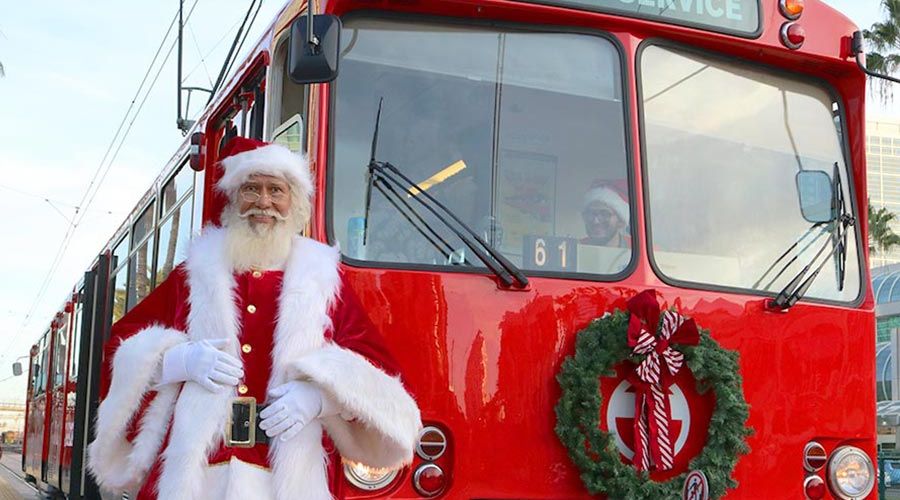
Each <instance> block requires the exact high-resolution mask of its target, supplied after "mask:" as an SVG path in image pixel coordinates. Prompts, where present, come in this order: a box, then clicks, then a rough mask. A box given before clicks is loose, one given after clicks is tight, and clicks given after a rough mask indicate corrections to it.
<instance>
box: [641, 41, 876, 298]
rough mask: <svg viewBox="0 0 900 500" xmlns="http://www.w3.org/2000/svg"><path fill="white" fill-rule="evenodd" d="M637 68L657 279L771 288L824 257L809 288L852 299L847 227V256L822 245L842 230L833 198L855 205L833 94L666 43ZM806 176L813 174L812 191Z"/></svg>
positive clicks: (856, 270)
mask: <svg viewBox="0 0 900 500" xmlns="http://www.w3.org/2000/svg"><path fill="white" fill-rule="evenodd" d="M640 68H641V73H640V75H641V82H640V85H641V93H642V95H641V99H642V103H641V104H642V106H641V107H642V113H643V119H642V120H641V123H642V125H643V127H644V131H643V132H644V134H643V135H644V137H645V141H646V144H645V145H644V147H645V151H646V156H645V161H644V164H645V168H646V173H647V176H646V181H645V182H646V189H647V193H648V195H649V197H648V201H647V207H648V219H649V243H650V245H649V246H650V256H651V258H652V262H653V263H654V265H655V268H656V269H657V272H658V273H659V274H660V275H661V277H663V278H664V279H667V280H669V281H670V282H674V284H676V285H683V286H698V287H700V288H704V287H714V288H720V289H721V288H725V289H734V290H735V291H745V290H749V291H752V292H756V293H759V294H776V293H778V292H779V291H780V290H782V289H783V288H784V287H785V286H786V285H787V284H788V283H790V282H791V281H792V280H793V279H794V278H795V276H797V275H798V274H799V273H800V272H801V270H802V269H803V268H804V266H806V265H807V264H812V265H811V268H812V269H815V268H816V267H817V266H818V265H819V264H824V267H822V271H821V273H819V275H818V276H817V279H815V280H814V281H813V282H812V287H811V288H810V289H809V290H808V292H807V293H806V296H808V297H811V298H819V299H826V300H838V301H845V302H846V301H853V300H855V299H856V298H857V296H858V295H859V292H860V265H859V251H858V245H857V233H856V232H855V231H854V229H853V228H850V230H849V231H846V233H845V234H846V235H847V239H846V247H845V248H846V254H845V255H846V258H841V255H840V252H835V253H834V254H833V255H831V254H830V253H829V252H830V251H831V250H832V248H835V249H837V248H840V247H839V246H838V245H836V243H839V242H841V240H842V237H836V233H835V231H834V230H835V229H836V227H837V225H839V224H840V222H837V221H839V220H840V218H841V215H842V214H841V213H839V212H840V208H839V207H838V206H836V205H841V203H835V201H834V200H840V199H841V198H843V200H846V202H845V203H844V204H843V205H844V206H845V209H846V211H847V212H849V213H853V211H854V207H853V205H854V203H853V200H854V197H853V196H852V194H851V190H850V189H851V185H852V183H853V177H852V176H850V175H849V172H848V170H847V165H846V164H845V160H844V158H845V156H844V149H843V142H842V138H841V134H840V116H841V115H840V109H839V107H838V105H837V104H836V103H835V101H834V98H833V97H832V96H831V95H830V94H829V92H828V91H827V90H826V89H824V88H822V87H820V86H818V85H817V84H814V83H812V82H809V81H805V80H803V79H801V78H795V77H791V76H785V75H781V74H777V73H775V72H773V71H767V70H766V69H765V68H762V67H755V66H749V65H745V64H739V63H735V62H732V61H725V60H722V59H718V58H713V57H709V56H705V55H699V54H696V53H693V52H688V51H685V50H681V49H672V48H667V47H662V46H649V47H647V48H646V49H645V50H644V51H643V53H642V54H641V60H640ZM810 177H813V178H818V179H819V182H818V184H817V185H816V186H811V187H813V188H815V189H813V190H810V189H808V188H809V187H810V186H809V185H808V184H807V183H805V180H806V179H809V178H810ZM804 197H805V198H804ZM809 199H814V200H824V201H823V202H822V203H820V205H819V206H820V207H822V210H824V212H823V217H819V218H811V217H810V216H809V213H808V210H809V208H810V207H809V206H808V205H807V202H806V201H804V200H809ZM829 214H830V215H829ZM829 218H830V219H829ZM857 226H858V225H857ZM820 249H823V252H822V253H818V252H819V251H820ZM829 261H833V262H829ZM843 263H845V264H846V268H845V272H841V270H842V269H843V268H842V267H841V266H842V265H843ZM841 275H843V277H844V281H843V287H841V283H840V277H841Z"/></svg>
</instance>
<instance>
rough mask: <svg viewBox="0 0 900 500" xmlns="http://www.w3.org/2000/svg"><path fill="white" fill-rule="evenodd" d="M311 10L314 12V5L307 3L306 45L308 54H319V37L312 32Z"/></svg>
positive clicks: (312, 16)
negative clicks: (308, 50) (308, 49)
mask: <svg viewBox="0 0 900 500" xmlns="http://www.w3.org/2000/svg"><path fill="white" fill-rule="evenodd" d="M313 10H315V5H314V4H313V2H312V1H310V2H308V3H307V5H306V44H307V45H308V46H309V48H310V52H312V53H313V54H318V53H319V37H317V36H316V33H315V31H314V30H313V18H314V17H315V16H314V15H313Z"/></svg>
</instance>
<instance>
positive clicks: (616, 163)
mask: <svg viewBox="0 0 900 500" xmlns="http://www.w3.org/2000/svg"><path fill="white" fill-rule="evenodd" d="M345 26H346V31H345V32H346V33H347V36H342V37H341V41H342V43H344V47H343V48H342V60H341V72H340V75H339V76H338V78H337V80H336V83H335V84H334V86H333V87H332V88H333V89H334V90H333V92H334V95H335V99H336V101H335V104H334V109H335V111H334V114H333V117H334V118H333V119H334V126H333V129H334V139H333V140H334V145H333V147H332V149H333V155H332V161H333V168H331V169H329V175H330V176H331V177H332V178H331V180H330V183H329V185H330V189H331V192H330V194H331V196H330V200H331V206H330V213H329V219H330V222H331V228H330V231H331V235H332V239H333V240H336V241H337V242H339V243H340V247H341V249H342V251H343V253H344V255H345V256H346V257H348V258H351V259H354V260H360V261H368V262H373V263H378V264H380V265H382V266H392V267H394V266H399V267H403V266H404V265H411V266H414V267H422V266H429V267H432V266H434V267H440V268H443V269H449V268H451V267H453V266H457V267H459V268H462V267H468V268H470V269H471V268H472V267H475V268H477V267H483V263H482V262H481V261H480V260H479V259H477V258H475V257H474V256H473V255H472V253H471V251H470V250H469V249H468V248H467V247H466V245H465V244H463V243H462V241H461V240H460V239H459V238H458V237H457V236H456V235H455V234H454V233H453V232H452V230H451V229H450V228H448V227H447V225H445V224H443V223H441V222H440V221H439V220H438V218H437V217H435V216H434V215H433V214H432V213H431V212H430V211H428V210H427V209H425V208H423V207H422V206H421V205H420V204H419V203H418V202H417V197H419V196H423V195H421V194H420V193H421V191H425V192H427V193H428V194H429V195H430V196H432V197H434V198H436V199H437V200H438V201H440V202H441V203H443V204H444V205H446V206H447V207H449V208H450V210H452V211H453V212H454V213H455V214H456V215H457V216H458V217H459V218H460V219H461V220H463V221H464V222H465V223H466V224H467V225H469V226H470V227H472V228H473V229H475V230H476V231H477V232H478V233H479V234H480V235H481V236H482V237H483V238H484V239H485V240H486V241H487V242H488V243H490V244H491V245H492V246H493V247H495V248H497V249H498V250H500V251H501V252H502V253H503V254H504V255H506V256H507V257H508V258H509V259H510V260H511V261H512V262H513V263H514V264H516V265H517V266H519V267H520V268H522V269H524V270H526V271H529V272H532V273H535V272H548V273H553V274H557V273H558V274H568V275H574V273H579V277H583V276H584V275H599V276H601V277H604V276H605V277H606V279H611V278H612V277H614V276H617V275H620V273H622V272H623V271H625V269H626V268H627V267H628V265H629V263H630V262H631V260H632V253H633V252H632V245H631V241H632V228H631V226H632V224H631V205H632V204H631V200H630V197H629V191H630V189H629V182H628V174H627V172H628V169H627V163H628V157H627V153H626V151H627V148H626V139H625V106H624V100H623V92H622V85H623V84H622V62H621V55H620V53H619V51H618V50H617V49H616V47H615V45H614V44H613V43H612V42H610V41H609V40H608V39H606V38H604V37H602V36H597V35H584V34H572V33H532V32H519V31H505V30H502V29H492V28H487V27H483V28H482V27H471V28H469V27H458V26H444V25H434V24H426V23H416V22H411V21H410V22H399V21H383V20H350V21H347V23H346V25H345ZM379 104H381V106H382V111H381V119H380V123H379V129H378V141H377V150H376V153H375V156H376V159H377V160H378V161H381V162H390V163H391V164H392V165H394V166H395V167H396V168H397V169H399V170H400V171H402V172H403V174H404V175H405V176H407V177H408V178H409V179H411V180H412V182H414V183H416V184H417V186H418V187H417V189H414V190H412V193H409V192H406V191H404V190H403V189H401V188H398V186H396V185H394V186H389V185H387V184H386V183H384V182H381V181H379V182H377V183H375V184H374V185H373V187H372V189H371V190H369V189H368V183H367V181H366V179H367V177H366V172H367V165H368V164H369V158H370V155H371V151H372V143H373V132H374V129H375V117H376V114H377V112H378V107H379ZM367 192H370V193H371V196H370V197H367ZM367 198H368V199H370V200H371V201H370V203H368V205H367V203H366V200H367Z"/></svg>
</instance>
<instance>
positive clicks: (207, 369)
mask: <svg viewBox="0 0 900 500" xmlns="http://www.w3.org/2000/svg"><path fill="white" fill-rule="evenodd" d="M227 346H228V340H225V339H216V340H200V341H190V342H185V343H183V344H179V345H177V346H175V347H172V348H171V349H169V350H168V351H166V354H165V355H164V356H163V366H162V376H161V377H160V384H170V383H173V382H188V381H190V382H196V383H197V384H199V385H200V386H201V387H203V388H204V389H206V390H208V391H210V392H218V391H221V390H223V389H227V388H229V387H234V386H236V385H238V383H239V382H240V379H241V378H243V377H244V370H243V369H242V368H241V362H240V361H239V360H238V359H237V358H235V357H234V356H232V355H231V354H228V353H227V352H224V351H221V349H223V348H225V347H227Z"/></svg>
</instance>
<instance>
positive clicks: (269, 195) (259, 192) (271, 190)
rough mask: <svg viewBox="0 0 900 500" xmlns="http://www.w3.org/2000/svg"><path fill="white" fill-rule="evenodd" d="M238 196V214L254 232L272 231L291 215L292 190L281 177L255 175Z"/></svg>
mask: <svg viewBox="0 0 900 500" xmlns="http://www.w3.org/2000/svg"><path fill="white" fill-rule="evenodd" d="M238 194H239V199H238V203H239V206H238V212H239V213H240V215H241V217H242V218H245V219H247V221H248V223H249V224H250V227H252V228H253V229H254V230H260V229H270V228H272V227H274V226H275V224H277V223H278V222H280V221H281V222H283V221H285V220H287V218H288V216H289V215H290V212H291V203H292V200H291V188H290V186H289V185H288V183H287V182H285V181H284V179H281V178H280V177H274V176H271V175H262V174H253V175H251V176H250V177H249V179H247V182H245V183H243V184H242V185H241V187H240V189H239V190H238Z"/></svg>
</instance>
